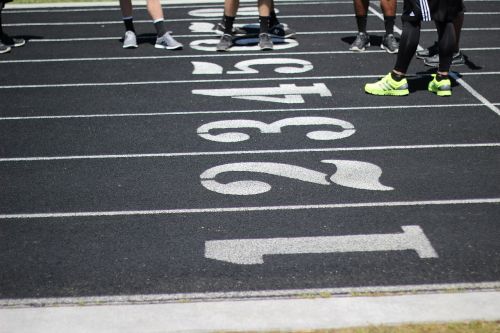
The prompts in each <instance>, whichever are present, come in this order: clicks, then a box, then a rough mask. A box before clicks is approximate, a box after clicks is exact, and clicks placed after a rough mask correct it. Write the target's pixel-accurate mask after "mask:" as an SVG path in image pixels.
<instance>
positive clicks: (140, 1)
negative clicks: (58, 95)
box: [3, 0, 352, 14]
mask: <svg viewBox="0 0 500 333" xmlns="http://www.w3.org/2000/svg"><path fill="white" fill-rule="evenodd" d="M240 2H250V3H251V4H253V3H255V1H253V0H240ZM181 4H184V5H181ZM190 4H191V5H190ZM322 4H326V5H336V4H352V1H335V2H329V1H304V0H287V2H283V3H281V2H280V3H279V6H280V7H281V6H296V5H322ZM79 7H84V8H79ZM85 7H91V8H85ZM99 7H113V8H99ZM214 7H215V8H221V7H222V4H221V2H220V0H193V1H189V0H169V1H168V4H167V7H166V8H167V10H168V9H184V8H188V9H189V8H214ZM37 8H40V9H37ZM116 8H117V3H116V2H114V1H95V2H61V3H57V2H56V3H33V4H18V3H13V4H9V5H8V8H7V9H5V10H4V11H3V13H14V14H23V13H24V14H31V13H65V12H80V11H116V10H117V9H116ZM134 9H139V10H146V1H144V0H136V1H134Z"/></svg>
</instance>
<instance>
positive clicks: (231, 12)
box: [215, 0, 241, 51]
mask: <svg viewBox="0 0 500 333" xmlns="http://www.w3.org/2000/svg"><path fill="white" fill-rule="evenodd" d="M239 6H240V1H239V0H225V1H224V14H223V15H222V20H221V22H220V23H218V24H217V26H216V27H215V30H216V31H218V32H219V33H222V37H221V39H220V41H219V43H218V44H217V46H216V47H215V49H216V50H217V51H228V50H229V48H230V47H231V46H233V35H234V34H235V29H234V27H233V25H234V20H235V19H236V14H237V13H238V8H239ZM238 32H241V31H238Z"/></svg>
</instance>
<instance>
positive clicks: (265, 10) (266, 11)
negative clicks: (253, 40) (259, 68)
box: [258, 0, 273, 50]
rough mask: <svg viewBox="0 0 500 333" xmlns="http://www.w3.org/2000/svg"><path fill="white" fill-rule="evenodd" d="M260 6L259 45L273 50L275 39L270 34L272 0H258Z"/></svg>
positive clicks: (263, 48) (264, 48)
mask: <svg viewBox="0 0 500 333" xmlns="http://www.w3.org/2000/svg"><path fill="white" fill-rule="evenodd" d="M258 6H259V25H260V33H259V47H260V49H261V50H272V49H273V41H272V39H271V36H270V35H269V28H270V27H271V26H270V23H271V8H272V0H258Z"/></svg>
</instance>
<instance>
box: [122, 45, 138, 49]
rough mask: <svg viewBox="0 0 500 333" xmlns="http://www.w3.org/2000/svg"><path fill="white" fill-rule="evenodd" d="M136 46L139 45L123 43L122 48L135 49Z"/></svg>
mask: <svg viewBox="0 0 500 333" xmlns="http://www.w3.org/2000/svg"><path fill="white" fill-rule="evenodd" d="M138 47H139V45H126V46H125V45H123V48H124V49H136V48H138Z"/></svg>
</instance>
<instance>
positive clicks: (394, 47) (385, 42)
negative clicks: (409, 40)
mask: <svg viewBox="0 0 500 333" xmlns="http://www.w3.org/2000/svg"><path fill="white" fill-rule="evenodd" d="M380 48H381V49H384V50H386V51H387V52H389V53H398V51H399V42H398V41H397V40H396V37H394V35H393V34H388V35H385V36H384V38H383V39H382V44H380Z"/></svg>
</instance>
